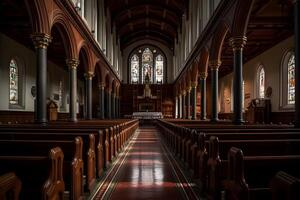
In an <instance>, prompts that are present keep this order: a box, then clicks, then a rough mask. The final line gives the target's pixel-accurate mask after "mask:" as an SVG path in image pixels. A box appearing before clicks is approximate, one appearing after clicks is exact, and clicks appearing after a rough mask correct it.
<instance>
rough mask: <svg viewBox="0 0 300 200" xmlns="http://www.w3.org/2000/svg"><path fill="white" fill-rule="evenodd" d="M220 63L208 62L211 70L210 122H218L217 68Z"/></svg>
mask: <svg viewBox="0 0 300 200" xmlns="http://www.w3.org/2000/svg"><path fill="white" fill-rule="evenodd" d="M220 65H221V61H210V63H209V66H210V69H211V97H212V102H211V105H212V108H211V121H212V122H217V121H218V83H219V67H220Z"/></svg>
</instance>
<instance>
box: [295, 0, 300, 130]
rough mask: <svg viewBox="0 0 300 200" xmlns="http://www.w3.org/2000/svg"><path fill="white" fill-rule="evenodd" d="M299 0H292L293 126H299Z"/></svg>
mask: <svg viewBox="0 0 300 200" xmlns="http://www.w3.org/2000/svg"><path fill="white" fill-rule="evenodd" d="M299 11H300V0H294V27H295V29H294V30H295V33H294V35H295V67H296V68H295V72H296V74H295V75H296V76H295V80H296V88H295V89H296V91H295V92H296V93H295V95H296V96H295V126H296V127H300V44H299V43H300V25H299V23H300V13H299Z"/></svg>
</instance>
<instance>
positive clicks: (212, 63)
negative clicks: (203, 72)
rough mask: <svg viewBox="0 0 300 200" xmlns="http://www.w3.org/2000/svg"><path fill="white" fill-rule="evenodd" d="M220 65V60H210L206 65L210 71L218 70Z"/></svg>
mask: <svg viewBox="0 0 300 200" xmlns="http://www.w3.org/2000/svg"><path fill="white" fill-rule="evenodd" d="M221 64H222V62H221V61H220V60H210V61H209V63H208V65H209V67H210V69H211V70H219V67H220V66H221Z"/></svg>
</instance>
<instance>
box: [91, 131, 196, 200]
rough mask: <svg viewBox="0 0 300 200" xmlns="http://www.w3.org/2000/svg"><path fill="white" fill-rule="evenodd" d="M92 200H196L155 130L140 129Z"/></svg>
mask: <svg viewBox="0 0 300 200" xmlns="http://www.w3.org/2000/svg"><path fill="white" fill-rule="evenodd" d="M94 196H95V197H94V198H93V199H112V200H118V199H122V200H126V199H166V200H167V199H197V197H196V196H197V195H196V194H195V193H194V191H193V189H192V187H191V185H190V184H189V182H188V181H187V179H186V178H185V176H184V174H183V173H182V172H181V170H180V168H179V166H178V164H177V162H176V161H175V159H174V158H173V157H172V156H171V153H170V152H168V149H167V148H166V146H165V145H164V143H163V142H162V141H161V140H160V137H159V133H158V130H157V129H156V128H155V127H151V126H147V127H140V128H139V129H138V130H137V132H136V134H135V135H134V137H133V138H132V139H131V142H130V144H129V145H128V146H127V149H126V150H125V152H124V153H123V154H122V155H121V156H120V157H119V158H118V160H117V161H116V162H115V164H114V166H113V167H112V169H111V172H110V173H108V175H107V176H106V178H105V180H104V181H103V182H102V184H100V186H99V188H98V191H97V193H96V195H94Z"/></svg>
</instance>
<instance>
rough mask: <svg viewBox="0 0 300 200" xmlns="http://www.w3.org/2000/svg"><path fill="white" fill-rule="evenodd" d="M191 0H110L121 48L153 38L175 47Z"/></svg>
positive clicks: (108, 3) (108, 1)
mask: <svg viewBox="0 0 300 200" xmlns="http://www.w3.org/2000/svg"><path fill="white" fill-rule="evenodd" d="M188 2H189V1H188V0H114V1H111V0H106V6H108V8H109V10H110V13H111V19H112V24H115V25H116V31H117V34H118V35H119V36H120V42H121V48H122V49H123V48H125V47H126V46H128V45H130V44H132V43H134V42H136V41H138V40H141V39H153V40H156V41H159V42H161V43H163V44H165V45H167V46H168V47H169V48H170V49H173V47H174V42H175V39H176V37H177V30H178V28H179V27H180V25H181V17H182V15H183V13H184V12H185V10H186V9H187V8H188Z"/></svg>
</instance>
